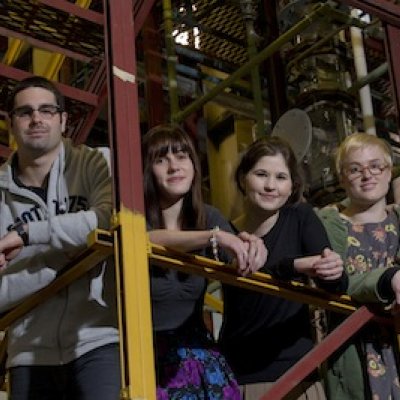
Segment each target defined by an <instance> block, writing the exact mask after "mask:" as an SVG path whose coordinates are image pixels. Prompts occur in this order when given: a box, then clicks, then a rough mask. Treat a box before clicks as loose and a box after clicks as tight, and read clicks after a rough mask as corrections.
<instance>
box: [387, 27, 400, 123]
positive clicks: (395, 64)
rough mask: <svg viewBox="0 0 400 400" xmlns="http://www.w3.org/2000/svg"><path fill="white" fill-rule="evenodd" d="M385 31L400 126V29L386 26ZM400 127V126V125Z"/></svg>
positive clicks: (390, 73)
mask: <svg viewBox="0 0 400 400" xmlns="http://www.w3.org/2000/svg"><path fill="white" fill-rule="evenodd" d="M384 29H385V39H386V40H385V50H386V58H387V62H388V64H389V75H390V80H391V83H392V94H393V102H394V104H395V109H396V113H397V123H398V125H399V124H400V117H399V109H400V65H399V58H398V57H399V54H400V40H399V38H400V27H397V26H391V25H387V24H384ZM399 126H400V125H399Z"/></svg>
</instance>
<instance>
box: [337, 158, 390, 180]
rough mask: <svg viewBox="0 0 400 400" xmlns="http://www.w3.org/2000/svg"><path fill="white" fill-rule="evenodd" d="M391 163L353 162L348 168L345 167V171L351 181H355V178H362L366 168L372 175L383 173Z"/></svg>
mask: <svg viewBox="0 0 400 400" xmlns="http://www.w3.org/2000/svg"><path fill="white" fill-rule="evenodd" d="M388 167H389V165H387V164H385V163H382V162H372V163H370V164H367V165H361V164H351V165H349V166H348V167H346V168H343V173H344V174H345V175H346V177H347V179H348V180H349V181H354V180H355V179H358V178H360V177H361V176H362V175H363V174H364V171H365V170H368V172H369V173H370V174H371V175H374V176H376V175H381V174H382V173H383V171H385V169H387V168H388Z"/></svg>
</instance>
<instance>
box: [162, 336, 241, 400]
mask: <svg viewBox="0 0 400 400" xmlns="http://www.w3.org/2000/svg"><path fill="white" fill-rule="evenodd" d="M155 353H156V369H157V399H158V400H167V399H168V400H203V399H204V400H208V399H210V400H226V399H229V400H240V390H239V386H238V384H237V382H236V380H235V378H234V376H233V373H232V371H231V369H230V368H229V366H228V364H227V362H226V360H225V358H224V357H223V356H222V355H221V353H220V352H219V351H218V350H217V349H216V348H215V345H214V344H213V342H212V340H211V337H210V336H209V335H207V333H205V332H204V331H203V330H202V329H199V330H192V329H190V330H189V331H186V332H177V331H174V332H168V333H165V332H158V333H156V334H155Z"/></svg>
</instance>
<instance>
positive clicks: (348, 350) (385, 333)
mask: <svg viewBox="0 0 400 400" xmlns="http://www.w3.org/2000/svg"><path fill="white" fill-rule="evenodd" d="M392 164H393V162H392V153H391V149H390V147H389V145H388V144H387V143H386V142H385V141H383V140H382V139H379V138H377V137H376V136H371V135H367V134H364V133H357V134H353V135H351V136H349V137H347V138H346V139H345V140H344V142H343V143H342V144H341V146H340V147H339V149H338V153H337V156H336V171H337V174H338V176H339V179H340V182H341V184H342V186H343V188H344V189H345V191H346V194H347V197H348V199H347V200H346V201H345V206H343V207H337V206H334V207H326V208H324V209H322V210H321V211H320V217H321V219H322V221H323V223H324V225H325V227H326V229H327V231H328V236H329V239H330V242H331V244H332V246H333V248H334V250H335V251H336V252H338V253H339V254H341V255H342V258H343V260H344V262H345V268H346V270H347V273H348V275H349V289H348V293H349V294H350V295H351V296H352V297H353V299H354V300H356V301H359V302H368V303H383V304H387V305H389V304H390V303H392V302H394V304H395V307H396V308H397V307H398V305H399V304H400V272H399V271H400V267H399V265H398V264H397V257H398V252H399V214H398V211H397V210H391V211H388V210H387V207H386V195H387V193H388V190H389V187H390V181H391V167H392ZM335 318H336V317H335V316H332V319H335ZM331 322H332V323H333V324H335V322H334V321H331ZM337 322H338V321H336V323H337ZM393 334H394V330H393V327H389V328H388V329H387V328H386V327H384V326H381V325H379V326H378V324H370V325H368V327H367V329H364V330H363V331H362V332H361V333H359V334H357V335H356V336H355V338H354V339H353V340H352V341H351V342H350V344H348V345H347V346H345V347H344V348H342V349H340V350H339V351H338V352H336V353H335V355H334V356H333V357H332V359H331V360H330V362H329V363H330V365H329V367H330V368H329V371H328V374H327V394H328V398H329V399H353V400H358V399H359V400H364V399H400V387H399V376H398V369H397V364H398V362H397V358H396V357H397V355H396V354H395V352H394V347H393V346H392V344H394V343H395V342H394V339H395V338H394V336H393Z"/></svg>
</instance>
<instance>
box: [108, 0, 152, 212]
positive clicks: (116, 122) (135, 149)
mask: <svg viewBox="0 0 400 400" xmlns="http://www.w3.org/2000/svg"><path fill="white" fill-rule="evenodd" d="M111 2H113V4H112V6H111V4H110V3H111ZM115 3H118V5H117V4H115ZM104 4H105V6H106V7H108V8H107V10H105V14H106V17H107V22H106V23H105V34H104V35H105V43H106V46H105V47H106V54H105V58H106V60H107V67H108V71H107V77H108V88H109V90H108V99H109V124H110V135H111V136H110V139H111V141H112V142H111V144H112V146H111V147H112V152H113V155H114V157H113V162H114V165H113V167H114V176H115V180H116V185H117V188H118V190H115V195H116V196H119V198H118V199H116V201H115V205H116V208H117V211H120V209H119V207H120V206H121V205H123V206H124V207H126V208H128V209H129V210H131V211H136V212H140V213H141V214H143V215H144V213H145V208H144V199H143V177H142V161H141V152H140V149H141V138H140V121H139V96H138V89H137V79H136V50H135V31H134V24H133V14H132V8H130V7H129V6H131V5H132V2H131V1H127V0H119V1H116V0H104ZM106 11H107V12H106ZM128 16H131V19H130V23H128V20H129V18H128Z"/></svg>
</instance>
